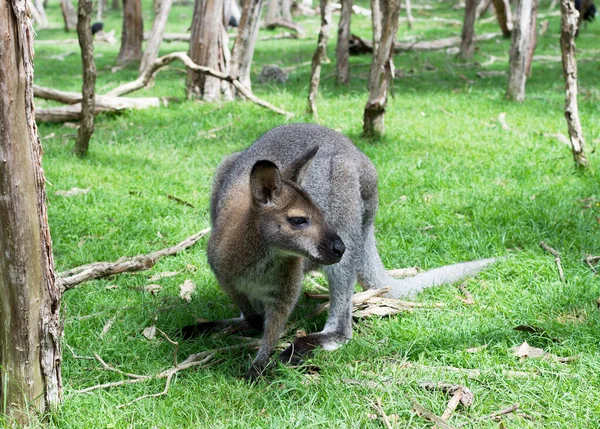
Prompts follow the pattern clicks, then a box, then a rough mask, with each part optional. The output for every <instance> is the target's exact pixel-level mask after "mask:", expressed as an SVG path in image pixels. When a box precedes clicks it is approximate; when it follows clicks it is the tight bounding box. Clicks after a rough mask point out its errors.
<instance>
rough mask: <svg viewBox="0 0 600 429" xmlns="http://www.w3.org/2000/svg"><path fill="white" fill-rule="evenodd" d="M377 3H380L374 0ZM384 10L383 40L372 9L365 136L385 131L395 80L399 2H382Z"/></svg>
mask: <svg viewBox="0 0 600 429" xmlns="http://www.w3.org/2000/svg"><path fill="white" fill-rule="evenodd" d="M373 1H374V2H375V3H377V0H373ZM380 8H381V9H380V10H381V13H380V15H381V19H382V20H381V27H380V28H381V39H380V41H379V43H377V44H376V43H375V40H376V36H377V35H376V32H375V31H376V29H375V28H376V23H375V19H376V14H375V9H374V10H373V12H374V13H373V45H374V46H377V48H376V49H374V50H373V62H372V64H371V73H370V78H369V99H368V100H367V104H366V106H365V113H364V120H363V133H364V134H365V135H366V136H379V135H382V134H383V133H384V132H385V126H384V115H385V107H386V104H387V98H388V90H389V87H390V84H391V83H392V82H393V77H394V63H393V54H394V41H395V38H396V33H397V32H398V15H399V14H400V0H383V1H382V2H381V4H380Z"/></svg>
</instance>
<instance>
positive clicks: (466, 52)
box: [458, 0, 477, 60]
mask: <svg viewBox="0 0 600 429" xmlns="http://www.w3.org/2000/svg"><path fill="white" fill-rule="evenodd" d="M476 15H477V0H466V2H465V21H464V23H463V29H462V35H461V42H460V50H459V51H458V55H459V56H460V58H462V59H463V60H471V59H472V58H473V54H474V53H475V17H476Z"/></svg>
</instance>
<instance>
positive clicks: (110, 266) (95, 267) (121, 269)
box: [56, 228, 210, 292]
mask: <svg viewBox="0 0 600 429" xmlns="http://www.w3.org/2000/svg"><path fill="white" fill-rule="evenodd" d="M209 232H210V228H206V229H203V230H202V231H200V232H198V233H197V234H194V235H192V236H191V237H188V238H186V239H185V240H184V241H182V242H181V243H179V244H176V245H175V246H172V247H168V248H166V249H162V250H157V251H155V252H151V253H148V254H145V255H137V256H134V257H131V258H125V259H123V258H121V259H120V260H118V261H116V262H94V263H92V264H86V265H82V266H80V267H76V268H72V269H70V270H68V271H64V272H62V273H60V274H59V275H58V278H57V279H56V282H57V283H58V285H59V287H60V289H61V291H63V292H64V291H65V290H69V289H72V288H74V287H75V286H77V285H79V284H81V283H83V282H85V281H88V280H94V279H100V278H105V277H110V276H113V275H115V274H121V273H125V272H134V271H144V270H149V269H150V268H152V267H153V266H154V264H156V261H158V260H159V259H160V258H162V257H164V256H171V255H175V254H177V253H179V252H181V251H183V250H185V249H187V248H189V247H191V246H193V245H194V244H196V243H197V242H198V240H200V239H201V238H202V237H204V236H205V235H207V234H208V233H209Z"/></svg>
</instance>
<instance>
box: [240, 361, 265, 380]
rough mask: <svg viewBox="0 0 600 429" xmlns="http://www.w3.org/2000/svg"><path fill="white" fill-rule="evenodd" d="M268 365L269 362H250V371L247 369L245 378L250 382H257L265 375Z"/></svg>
mask: <svg viewBox="0 0 600 429" xmlns="http://www.w3.org/2000/svg"><path fill="white" fill-rule="evenodd" d="M267 367H268V364H260V363H256V362H252V363H251V364H250V368H248V371H246V374H244V380H246V381H248V382H250V383H255V382H257V381H259V380H260V379H262V378H264V377H265V374H266V372H267Z"/></svg>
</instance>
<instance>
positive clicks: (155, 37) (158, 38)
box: [100, 0, 173, 72]
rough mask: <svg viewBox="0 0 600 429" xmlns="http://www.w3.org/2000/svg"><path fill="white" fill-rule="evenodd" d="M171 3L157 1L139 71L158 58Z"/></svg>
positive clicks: (170, 0)
mask: <svg viewBox="0 0 600 429" xmlns="http://www.w3.org/2000/svg"><path fill="white" fill-rule="evenodd" d="M100 1H102V0H100ZM172 4H173V0H161V1H160V2H159V3H158V8H157V9H156V17H155V18H154V23H153V24H152V30H150V36H149V37H148V43H147V44H146V50H145V51H144V55H143V56H142V61H141V62H140V72H143V71H144V70H145V69H146V67H148V64H150V63H151V62H153V61H154V60H155V59H157V58H158V50H159V48H160V44H161V42H162V39H163V35H164V33H165V26H166V25H167V18H168V17H169V11H170V10H171V5H172Z"/></svg>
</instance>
